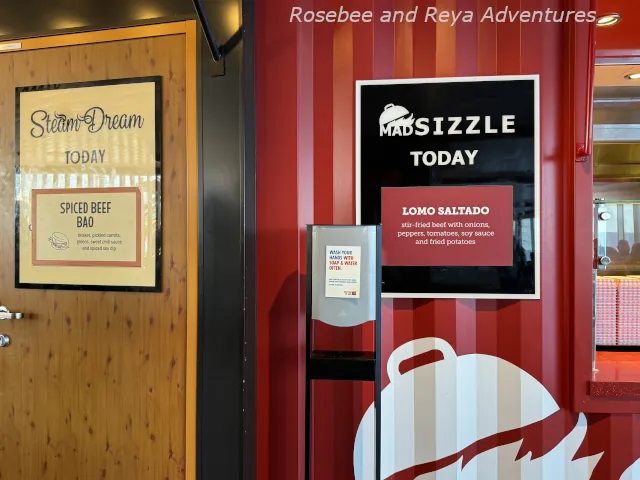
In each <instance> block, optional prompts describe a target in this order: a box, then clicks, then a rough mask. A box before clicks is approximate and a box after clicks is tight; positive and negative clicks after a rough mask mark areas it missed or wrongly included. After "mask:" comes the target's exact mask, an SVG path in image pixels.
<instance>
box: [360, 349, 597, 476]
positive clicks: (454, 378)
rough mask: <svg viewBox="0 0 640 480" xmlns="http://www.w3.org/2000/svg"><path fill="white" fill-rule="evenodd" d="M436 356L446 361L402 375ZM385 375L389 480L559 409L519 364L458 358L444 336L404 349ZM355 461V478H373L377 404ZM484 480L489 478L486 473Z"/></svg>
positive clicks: (365, 421)
mask: <svg viewBox="0 0 640 480" xmlns="http://www.w3.org/2000/svg"><path fill="white" fill-rule="evenodd" d="M432 350H439V351H440V352H442V354H443V356H444V359H443V360H440V361H436V362H434V363H430V364H426V365H422V366H419V367H417V368H415V369H413V370H411V371H408V372H406V373H403V374H401V373H400V371H399V366H400V364H401V363H402V362H403V361H404V360H407V359H410V358H412V357H415V356H417V355H421V354H423V353H427V352H429V351H432ZM387 373H388V375H389V379H390V384H389V385H388V386H387V387H386V388H385V389H384V390H383V391H382V406H381V408H382V412H381V414H382V426H381V429H382V430H381V436H382V458H381V474H382V475H381V477H382V478H383V479H387V478H389V477H390V476H391V475H394V474H397V473H398V472H402V471H404V470H406V469H409V468H412V467H415V466H418V465H422V464H427V463H431V462H434V461H436V460H441V459H444V458H447V457H450V456H452V455H455V454H457V453H459V452H461V451H463V450H464V449H465V448H467V447H469V446H471V445H473V444H474V443H476V442H478V441H479V440H481V439H484V438H489V437H492V436H494V435H497V434H499V433H502V432H507V431H511V430H514V429H518V428H522V427H525V426H527V425H531V424H534V423H537V422H540V421H542V420H544V419H545V418H547V417H549V416H551V415H552V414H554V413H555V412H557V411H558V410H559V407H558V404H557V403H556V402H555V400H554V399H553V397H552V396H551V394H550V393H549V392H548V391H547V390H546V389H545V388H544V386H543V385H542V384H541V383H540V382H538V381H537V380H536V379H535V378H533V377H532V376H531V375H529V374H528V373H527V372H525V371H524V370H522V369H520V368H518V367H517V366H516V365H513V364H512V363H509V362H507V361H506V360H502V359H501V358H498V357H494V356H490V355H480V354H473V355H463V356H460V357H458V356H457V355H456V352H455V351H454V350H453V348H452V347H451V345H449V344H448V343H447V342H446V341H444V340H442V339H440V338H421V339H418V340H414V341H411V342H409V343H406V344H404V345H402V346H400V347H399V348H397V349H396V350H395V351H394V352H393V353H392V354H391V356H390V358H389V361H388V363H387ZM353 456H354V470H355V478H356V480H374V478H375V461H374V456H375V411H374V406H373V404H372V405H371V406H370V407H369V409H368V410H367V412H366V413H365V414H364V417H363V418H362V421H361V423H360V426H359V427H358V432H357V434H356V439H355V445H354V452H353ZM512 460H513V459H511V461H512ZM438 478H440V477H438ZM447 478H449V477H447ZM452 478H455V477H452ZM558 478H560V477H558ZM586 478H588V477H586ZM480 479H482V480H488V478H485V477H483V476H482V474H480V475H479V476H478V480H480ZM576 480H578V479H577V478H576Z"/></svg>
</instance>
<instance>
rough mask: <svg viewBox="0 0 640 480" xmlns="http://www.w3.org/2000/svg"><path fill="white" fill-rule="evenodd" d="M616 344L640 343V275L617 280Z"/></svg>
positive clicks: (632, 344)
mask: <svg viewBox="0 0 640 480" xmlns="http://www.w3.org/2000/svg"><path fill="white" fill-rule="evenodd" d="M596 319H597V315H596ZM618 345H627V346H638V345H640V277H638V276H633V277H620V279H619V280H618Z"/></svg>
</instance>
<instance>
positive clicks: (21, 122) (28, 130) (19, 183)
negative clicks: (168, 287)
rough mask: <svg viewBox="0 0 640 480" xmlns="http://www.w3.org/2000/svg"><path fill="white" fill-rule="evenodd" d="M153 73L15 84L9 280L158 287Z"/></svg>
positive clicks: (156, 82) (158, 133) (158, 159)
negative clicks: (13, 247) (13, 222)
mask: <svg viewBox="0 0 640 480" xmlns="http://www.w3.org/2000/svg"><path fill="white" fill-rule="evenodd" d="M161 96H162V79H161V77H144V78H127V79H119V80H105V81H97V82H86V83H72V84H58V85H43V86H34V87H19V88H17V89H16V146H17V148H16V199H15V205H16V207H15V208H16V279H15V280H16V287H17V288H40V289H47V288H48V289H70V290H71V289H73V290H78V289H79V290H104V291H138V292H140V291H148V292H159V291H161V289H162V259H161V254H162V225H161V224H162V221H161V219H162V202H161V197H162V195H161V192H162V190H161V178H162V150H161V149H162V98H161Z"/></svg>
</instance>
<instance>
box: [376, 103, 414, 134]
mask: <svg viewBox="0 0 640 480" xmlns="http://www.w3.org/2000/svg"><path fill="white" fill-rule="evenodd" d="M413 122H414V118H413V114H411V113H410V112H409V110H407V109H406V108H404V107H401V106H400V105H394V104H393V103H390V104H389V105H387V106H386V107H384V111H383V112H382V114H381V115H380V136H381V137H382V136H384V135H391V136H403V137H404V136H406V135H411V134H412V133H413Z"/></svg>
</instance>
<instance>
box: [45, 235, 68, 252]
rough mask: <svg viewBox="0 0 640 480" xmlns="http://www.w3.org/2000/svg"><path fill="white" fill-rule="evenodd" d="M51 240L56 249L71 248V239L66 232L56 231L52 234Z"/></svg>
mask: <svg viewBox="0 0 640 480" xmlns="http://www.w3.org/2000/svg"><path fill="white" fill-rule="evenodd" d="M49 241H50V242H51V246H52V247H53V248H55V249H56V250H66V249H67V248H69V239H68V238H67V236H66V235H65V234H64V233H60V232H55V233H54V234H53V235H51V237H50V238H49Z"/></svg>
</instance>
